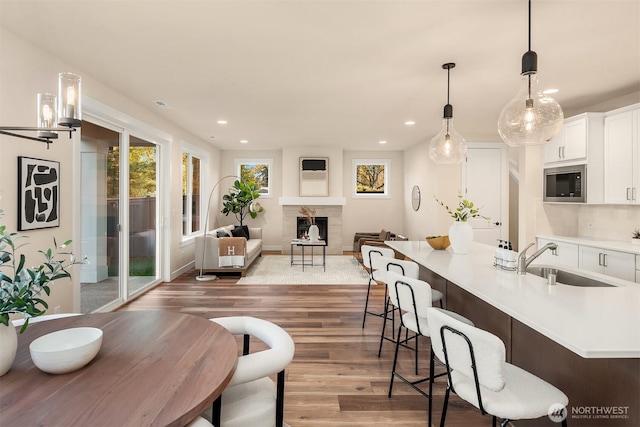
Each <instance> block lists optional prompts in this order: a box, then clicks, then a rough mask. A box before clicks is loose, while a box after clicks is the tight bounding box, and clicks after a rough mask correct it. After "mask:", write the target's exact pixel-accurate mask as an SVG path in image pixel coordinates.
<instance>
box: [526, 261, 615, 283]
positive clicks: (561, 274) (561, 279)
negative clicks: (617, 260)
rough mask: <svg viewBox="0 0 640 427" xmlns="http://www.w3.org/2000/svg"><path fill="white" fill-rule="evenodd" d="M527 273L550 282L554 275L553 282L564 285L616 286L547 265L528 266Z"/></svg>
mask: <svg viewBox="0 0 640 427" xmlns="http://www.w3.org/2000/svg"><path fill="white" fill-rule="evenodd" d="M527 273H531V274H534V275H536V276H539V277H543V278H545V279H547V280H549V281H550V282H551V281H553V280H554V279H553V275H554V274H555V282H557V283H562V284H564V285H571V286H581V287H598V288H608V287H615V286H616V285H614V284H612V283H607V282H604V281H602V280H598V279H597V278H594V277H588V276H585V275H582V274H579V272H577V271H568V270H567V269H563V268H558V267H553V266H547V265H530V266H529V267H527Z"/></svg>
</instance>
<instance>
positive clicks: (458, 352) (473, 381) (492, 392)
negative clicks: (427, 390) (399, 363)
mask: <svg viewBox="0 0 640 427" xmlns="http://www.w3.org/2000/svg"><path fill="white" fill-rule="evenodd" d="M427 318H428V319H429V324H430V327H431V328H432V337H431V343H432V348H433V351H434V352H435V354H436V356H437V357H438V358H439V359H441V360H444V361H445V364H446V367H447V377H448V384H447V389H446V392H445V396H444V405H443V408H442V418H441V419H440V425H441V426H444V423H445V418H446V415H447V405H448V403H449V394H450V392H454V393H456V394H457V395H458V396H459V397H460V398H462V399H464V400H466V401H467V402H469V403H471V404H472V405H473V406H475V407H476V408H478V409H480V412H481V413H482V415H485V414H489V415H491V416H492V417H493V426H494V427H495V426H496V422H497V418H500V419H502V422H501V424H500V425H501V426H505V425H507V423H508V422H509V421H510V420H522V419H536V418H540V417H543V416H547V415H549V412H550V410H551V408H555V411H553V412H552V414H553V415H554V416H556V417H558V420H561V421H562V425H563V426H566V425H567V420H566V415H567V412H566V406H567V405H568V403H569V398H568V397H567V396H566V395H565V394H564V393H563V392H562V391H560V390H559V389H557V388H556V387H554V386H553V385H551V384H549V383H547V382H546V381H544V380H542V379H540V378H538V377H537V376H535V375H533V374H531V373H529V372H527V371H525V370H524V369H521V368H519V367H517V366H515V365H512V364H510V363H507V362H506V359H505V354H506V350H505V346H504V343H503V342H502V340H501V339H500V338H498V337H497V336H495V335H493V334H492V333H490V332H487V331H484V330H482V329H479V328H477V327H475V326H472V325H468V324H466V323H464V322H460V321H459V320H458V319H454V318H452V317H451V316H448V315H447V314H446V313H443V312H442V311H441V310H439V309H436V308H430V309H428V310H427Z"/></svg>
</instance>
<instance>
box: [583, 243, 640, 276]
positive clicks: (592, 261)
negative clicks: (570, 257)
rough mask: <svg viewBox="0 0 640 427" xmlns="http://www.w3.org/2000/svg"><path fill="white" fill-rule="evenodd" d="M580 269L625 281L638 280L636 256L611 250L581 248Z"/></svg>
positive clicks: (589, 247)
mask: <svg viewBox="0 0 640 427" xmlns="http://www.w3.org/2000/svg"><path fill="white" fill-rule="evenodd" d="M580 268H582V269H584V270H587V271H593V272H595V273H601V274H606V275H608V276H613V277H617V278H619V279H623V280H629V281H631V282H634V281H635V280H636V259H635V255H634V254H631V253H627V252H619V251H612V250H609V249H601V248H594V247H591V246H582V245H581V246H580Z"/></svg>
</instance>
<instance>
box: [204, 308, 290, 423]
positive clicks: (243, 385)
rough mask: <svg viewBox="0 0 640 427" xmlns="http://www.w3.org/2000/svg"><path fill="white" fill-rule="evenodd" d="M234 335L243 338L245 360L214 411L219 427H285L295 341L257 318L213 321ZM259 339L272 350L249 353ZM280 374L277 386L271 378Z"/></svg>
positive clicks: (239, 363)
mask: <svg viewBox="0 0 640 427" xmlns="http://www.w3.org/2000/svg"><path fill="white" fill-rule="evenodd" d="M211 320H212V321H213V322H216V323H218V324H220V325H222V326H223V327H224V328H225V329H227V330H228V331H229V332H231V333H232V334H234V335H243V338H244V340H243V350H242V356H241V357H238V365H237V367H236V371H235V373H234V374H233V377H231V381H230V382H229V385H228V386H227V388H226V389H225V390H224V391H223V393H222V395H221V397H220V398H218V400H216V403H214V408H213V425H215V426H216V427H246V426H252V427H273V426H276V427H282V426H285V425H286V424H284V420H283V415H284V380H285V371H284V370H285V367H286V366H288V365H289V363H291V361H292V360H293V355H294V353H295V345H294V343H293V339H292V338H291V336H289V334H288V333H287V332H286V331H285V330H284V329H282V328H281V327H280V326H278V325H276V324H274V323H271V322H268V321H266V320H263V319H257V318H255V317H244V316H238V317H220V318H214V319H211ZM251 337H255V338H257V339H259V340H260V341H262V342H264V343H265V344H266V345H267V347H268V349H266V350H262V351H258V352H255V353H249V342H250V339H251ZM273 374H277V382H276V383H274V382H273V380H271V378H270V377H269V376H270V375H273Z"/></svg>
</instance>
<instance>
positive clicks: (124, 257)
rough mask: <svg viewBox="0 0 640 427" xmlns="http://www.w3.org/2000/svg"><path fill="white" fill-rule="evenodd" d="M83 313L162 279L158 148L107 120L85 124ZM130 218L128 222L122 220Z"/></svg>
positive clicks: (116, 302) (109, 305)
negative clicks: (86, 261) (85, 259)
mask: <svg viewBox="0 0 640 427" xmlns="http://www.w3.org/2000/svg"><path fill="white" fill-rule="evenodd" d="M81 141H82V143H81V183H80V187H81V190H80V191H81V204H82V210H81V222H82V226H81V227H82V238H81V247H82V248H81V250H82V254H83V255H86V256H87V258H88V261H89V262H88V263H87V264H84V265H82V266H81V291H80V306H81V311H82V312H83V313H91V312H94V311H105V310H109V309H110V308H112V307H116V306H118V305H120V304H122V303H124V302H125V301H126V300H128V298H129V297H130V296H132V295H135V294H136V293H139V292H142V291H144V290H145V289H146V288H148V287H149V286H150V285H152V284H154V283H157V282H158V281H159V274H158V271H160V270H159V266H158V260H159V259H160V257H158V244H157V243H158V238H159V233H158V229H157V227H156V224H157V223H158V219H157V218H158V214H159V210H158V197H157V193H158V190H157V183H158V161H157V159H158V155H159V146H157V145H155V144H153V143H152V142H149V141H146V140H144V139H141V138H138V137H135V136H131V135H129V133H128V132H127V131H125V130H123V129H118V128H117V127H114V126H110V125H109V124H107V123H100V124H95V123H91V122H87V121H85V122H83V124H82V139H81ZM124 219H126V220H124Z"/></svg>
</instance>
